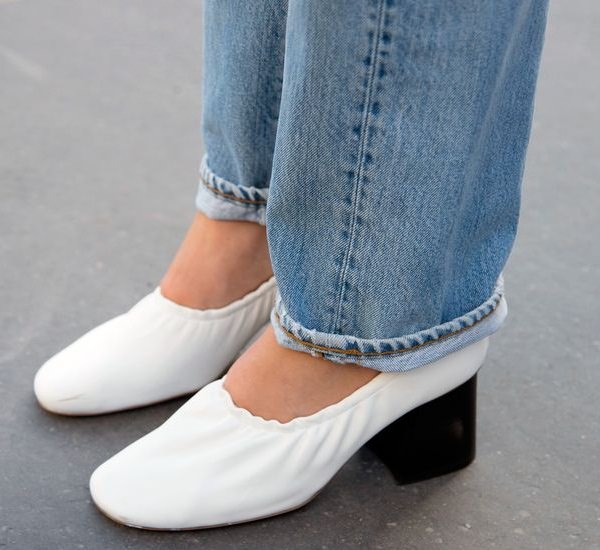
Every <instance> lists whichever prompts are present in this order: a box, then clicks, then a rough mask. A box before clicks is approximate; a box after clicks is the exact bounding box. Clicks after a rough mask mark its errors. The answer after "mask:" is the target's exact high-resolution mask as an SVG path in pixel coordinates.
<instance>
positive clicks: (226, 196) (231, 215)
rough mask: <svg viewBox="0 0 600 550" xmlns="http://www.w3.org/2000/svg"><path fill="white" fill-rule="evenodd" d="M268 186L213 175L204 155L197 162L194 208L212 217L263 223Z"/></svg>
mask: <svg viewBox="0 0 600 550" xmlns="http://www.w3.org/2000/svg"><path fill="white" fill-rule="evenodd" d="M268 194H269V188H268V187H265V188H259V187H246V186H243V185H236V184H235V183H231V182H230V181H227V180H225V179H223V178H221V177H219V176H217V175H216V174H215V173H214V172H213V171H212V170H211V169H210V168H209V167H208V162H207V158H206V155H205V156H204V158H203V159H202V164H201V165H200V182H199V184H198V193H197V194H196V208H197V209H198V210H199V211H200V212H202V213H203V214H205V215H206V216H208V217H209V218H212V219H215V220H243V221H249V222H256V223H260V224H261V225H265V214H266V210H267V196H268Z"/></svg>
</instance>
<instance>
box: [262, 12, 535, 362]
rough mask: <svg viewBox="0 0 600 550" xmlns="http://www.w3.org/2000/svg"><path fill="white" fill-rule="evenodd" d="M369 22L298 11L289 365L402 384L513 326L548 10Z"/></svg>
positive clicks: (363, 16) (283, 317)
mask: <svg viewBox="0 0 600 550" xmlns="http://www.w3.org/2000/svg"><path fill="white" fill-rule="evenodd" d="M356 4H357V6H355V7H354V9H346V7H345V6H344V7H341V6H340V5H338V4H337V3H334V2H318V1H312V2H311V1H307V2H298V3H294V4H293V5H290V12H289V16H288V28H287V53H286V63H285V75H284V93H283V98H282V102H281V115H280V123H279V129H278V136H277V144H276V150H275V158H274V168H273V176H272V186H271V193H270V196H269V205H268V209H267V220H268V223H267V233H268V239H269V246H270V250H271V257H272V261H273V268H274V271H275V276H276V278H277V281H278V287H279V291H280V294H281V299H280V300H279V302H278V305H277V308H276V311H275V313H274V315H273V324H274V327H275V329H276V334H277V338H278V340H279V341H280V342H281V343H282V344H283V345H285V346H288V347H290V348H292V349H297V350H301V351H307V352H314V353H320V354H323V355H324V356H325V357H326V358H328V359H330V360H332V361H337V362H356V363H360V364H362V365H365V366H369V367H372V368H375V369H378V370H381V371H401V370H407V369H410V368H414V367H418V366H420V365H423V364H426V363H428V362H431V361H433V360H435V359H438V358H440V357H442V356H444V355H445V354H447V353H449V352H450V351H453V350H456V349H460V348H461V347H463V346H465V345H467V344H469V343H471V342H473V341H476V340H479V339H481V338H483V337H485V336H487V335H489V334H491V333H492V332H493V331H495V330H496V329H497V328H498V327H499V325H500V324H501V322H502V320H503V314H502V311H501V310H500V309H499V308H498V304H499V303H500V301H501V300H500V299H501V296H502V287H501V284H500V283H499V279H500V274H501V270H502V268H503V266H504V264H505V262H506V259H507V257H508V254H509V251H510V249H511V246H512V243H513V239H514V236H515V231H516V226H517V217H518V210H519V199H520V184H521V174H522V170H523V162H524V157H525V149H526V144H527V140H528V135H529V128H530V120H531V112H532V100H533V92H534V85H535V79H536V72H537V66H538V61H539V55H540V49H541V43H542V36H543V29H544V22H545V7H546V3H545V2H544V1H540V0H519V1H514V2H508V3H507V2H504V3H501V4H499V3H498V2H494V1H492V0H484V1H471V0H464V1H461V2H437V1H423V0H418V1H417V0H372V1H370V2H364V3H356ZM331 37H335V39H333V40H332V39H331Z"/></svg>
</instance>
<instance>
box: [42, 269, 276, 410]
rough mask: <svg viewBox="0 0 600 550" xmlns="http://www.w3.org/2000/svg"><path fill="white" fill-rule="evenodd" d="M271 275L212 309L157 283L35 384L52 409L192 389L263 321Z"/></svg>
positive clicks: (149, 399) (123, 405)
mask: <svg viewBox="0 0 600 550" xmlns="http://www.w3.org/2000/svg"><path fill="white" fill-rule="evenodd" d="M275 291H276V285H275V279H274V278H271V279H270V280H269V281H266V282H265V283H263V284H262V285H261V286H260V287H258V288H257V289H256V290H254V291H252V292H250V293H248V294H247V295H246V296H244V297H243V298H241V299H239V300H236V301H235V302H232V303H231V304H228V305H227V306H225V307H223V308H219V309H207V310H196V309H191V308H188V307H184V306H181V305H179V304H176V303H175V302H172V301H171V300H168V299H167V298H165V297H164V296H163V295H162V294H161V292H160V288H156V289H155V290H154V292H152V293H150V294H148V295H147V296H146V297H144V298H143V299H142V300H140V301H139V302H138V303H137V304H135V305H134V306H133V307H132V308H131V309H130V310H129V311H128V312H126V313H124V314H122V315H119V316H118V317H115V318H113V319H111V320H109V321H107V322H105V323H103V324H101V325H99V326H97V327H96V328H94V329H92V330H91V331H89V332H87V333H86V334H84V335H83V336H82V337H81V338H79V339H78V340H76V341H75V342H73V343H72V344H71V345H69V346H68V347H66V348H65V349H63V350H62V351H60V352H59V353H58V354H56V355H55V356H54V357H52V358H51V359H49V360H48V361H47V362H46V363H45V364H44V365H43V366H42V367H41V368H40V370H39V371H38V373H37V374H36V377H35V381H34V390H35V394H36V397H37V399H38V400H39V402H40V404H41V405H42V406H43V407H44V408H46V409H48V410H50V411H52V412H56V413H60V414H70V415H88V414H100V413H106V412H113V411H118V410H123V409H129V408H133V407H139V406H142V405H148V404H151V403H156V402H159V401H163V400H165V399H170V398H173V397H177V396H179V395H184V394H187V393H192V392H194V391H196V390H198V389H199V388H201V387H202V386H204V385H205V384H207V383H208V382H211V381H212V380H214V379H215V378H217V377H218V376H220V375H221V374H222V373H223V371H224V370H225V369H226V368H227V367H228V366H229V365H230V363H231V362H232V361H233V360H234V358H235V356H236V355H237V354H238V353H239V351H240V349H241V348H242V347H243V346H244V344H245V343H246V342H247V341H248V340H249V339H250V338H251V337H252V336H253V335H254V334H255V333H256V332H257V331H258V330H259V329H260V328H261V327H262V326H263V325H264V324H265V323H267V322H268V318H269V312H270V310H271V308H272V306H273V302H274V297H275Z"/></svg>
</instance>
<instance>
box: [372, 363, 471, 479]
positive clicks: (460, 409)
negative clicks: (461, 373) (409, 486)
mask: <svg viewBox="0 0 600 550" xmlns="http://www.w3.org/2000/svg"><path fill="white" fill-rule="evenodd" d="M476 399H477V375H475V376H473V377H472V378H470V379H469V380H467V382H465V383H464V384H462V385H461V386H459V387H457V388H456V389H454V390H452V391H450V392H448V393H446V394H444V395H442V396H441V397H438V398H437V399H434V400H433V401H430V402H429V403H425V404H424V405H421V406H420V407H418V408H416V409H414V410H412V411H410V412H409V413H407V414H405V415H404V416H402V417H401V418H399V419H398V420H396V421H395V422H393V423H392V424H390V425H389V426H388V427H387V428H385V429H383V430H382V431H381V432H379V433H378V434H377V435H376V436H374V437H373V438H372V439H371V440H370V441H369V442H368V443H367V447H368V448H369V449H371V450H372V451H373V452H374V453H375V454H376V455H377V456H378V457H379V458H380V459H381V461H382V462H383V463H384V464H385V465H386V466H387V467H388V468H389V469H390V471H391V472H392V474H393V475H394V478H395V479H396V482H397V483H398V484H399V485H404V484H406V483H414V482H415V481H423V480H425V479H430V478H432V477H436V476H440V475H443V474H448V473H450V472H454V471H455V470H459V469H460V468H464V467H465V466H468V465H469V464H470V463H471V462H473V460H474V459H475V428H476Z"/></svg>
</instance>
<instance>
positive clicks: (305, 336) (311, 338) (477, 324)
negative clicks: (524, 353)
mask: <svg viewBox="0 0 600 550" xmlns="http://www.w3.org/2000/svg"><path fill="white" fill-rule="evenodd" d="M507 311H508V310H507V304H506V300H505V299H504V288H503V282H502V277H500V278H499V279H498V282H497V283H496V287H495V288H494V292H493V294H492V295H491V296H490V297H489V298H488V299H487V300H486V301H485V302H484V303H482V304H481V305H480V306H478V307H477V308H475V309H474V310H472V311H469V312H468V313H466V314H465V315H463V316H462V317H457V318H456V319H453V320H452V321H448V322H447V323H443V324H441V325H437V326H434V327H431V328H429V329H426V330H422V331H419V332H416V333H414V334H408V335H406V336H399V337H396V338H383V339H368V338H356V337H354V336H347V335H343V334H330V333H325V332H319V331H316V330H311V329H307V328H306V327H303V326H302V325H300V324H299V323H298V322H297V321H295V320H294V319H292V318H291V317H290V315H289V314H288V313H287V312H286V311H285V307H284V305H283V302H282V300H281V296H280V295H279V293H278V295H277V299H276V303H275V307H274V308H273V310H272V311H271V323H272V325H273V328H274V330H275V336H276V338H277V341H278V342H279V343H280V344H281V345H283V346H285V347H287V348H290V349H294V350H298V351H304V352H308V353H310V354H312V355H315V356H318V357H324V358H325V359H329V360H330V361H334V362H335V363H358V364H359V365H362V366H364V367H369V368H372V369H375V370H378V371H381V372H403V371H408V370H411V369H414V368H416V367H420V366H423V365H426V364H428V363H432V362H433V361H436V360H438V359H441V358H442V357H444V356H445V355H448V354H449V353H452V352H454V351H458V350H459V349H461V348H464V347H466V346H468V345H469V344H472V343H475V342H477V341H478V340H481V339H483V338H485V337H487V336H489V335H490V334H492V333H494V332H496V331H497V330H498V329H499V328H500V325H502V323H503V322H504V320H505V319H506V315H507Z"/></svg>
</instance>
